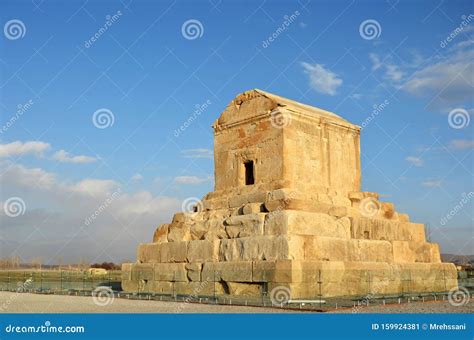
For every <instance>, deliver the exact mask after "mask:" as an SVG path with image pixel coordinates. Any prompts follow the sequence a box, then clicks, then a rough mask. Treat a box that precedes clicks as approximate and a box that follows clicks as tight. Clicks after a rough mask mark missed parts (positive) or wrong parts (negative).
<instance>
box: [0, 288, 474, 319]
mask: <svg viewBox="0 0 474 340" xmlns="http://www.w3.org/2000/svg"><path fill="white" fill-rule="evenodd" d="M96 302H97V301H96ZM98 303H99V304H104V305H99V304H97V303H95V302H94V300H93V298H92V297H81V296H66V295H40V294H28V293H10V292H0V313H295V312H296V313H302V312H304V311H298V310H286V309H281V308H268V307H266V308H263V307H246V306H223V305H208V304H194V303H184V302H164V301H163V302H162V301H144V300H128V299H123V298H121V299H119V298H115V299H113V300H105V301H98ZM330 312H331V313H354V312H357V313H471V314H472V313H474V301H473V300H472V299H471V301H470V302H469V303H468V304H466V305H464V306H459V307H455V306H451V305H450V304H449V303H448V302H426V303H410V304H401V305H398V304H395V305H387V306H369V307H361V308H357V309H355V310H354V309H353V308H348V309H338V310H333V311H330Z"/></svg>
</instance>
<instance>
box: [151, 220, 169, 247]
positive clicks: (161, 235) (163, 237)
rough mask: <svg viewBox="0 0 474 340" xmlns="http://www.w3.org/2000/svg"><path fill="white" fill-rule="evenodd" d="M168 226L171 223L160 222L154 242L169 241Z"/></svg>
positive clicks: (154, 235)
mask: <svg viewBox="0 0 474 340" xmlns="http://www.w3.org/2000/svg"><path fill="white" fill-rule="evenodd" d="M168 227H169V224H166V223H165V224H160V226H159V227H158V228H156V230H155V233H154V234H153V243H164V242H168Z"/></svg>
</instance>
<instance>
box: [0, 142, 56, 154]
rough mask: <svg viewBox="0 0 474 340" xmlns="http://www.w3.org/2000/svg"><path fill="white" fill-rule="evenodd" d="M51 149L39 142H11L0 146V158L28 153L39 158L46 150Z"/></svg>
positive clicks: (46, 144) (47, 144)
mask: <svg viewBox="0 0 474 340" xmlns="http://www.w3.org/2000/svg"><path fill="white" fill-rule="evenodd" d="M50 147H51V145H50V144H49V143H44V142H40V141H30V142H25V143H23V142H20V141H16V142H12V143H9V144H0V158H4V157H12V156H19V155H24V154H28V153H32V154H35V155H37V156H41V155H42V154H43V152H45V151H46V150H48V149H49V148H50Z"/></svg>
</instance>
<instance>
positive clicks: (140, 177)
mask: <svg viewBox="0 0 474 340" xmlns="http://www.w3.org/2000/svg"><path fill="white" fill-rule="evenodd" d="M142 179H143V176H142V175H141V174H135V175H133V176H132V178H131V180H132V181H134V182H140V181H141V180H142Z"/></svg>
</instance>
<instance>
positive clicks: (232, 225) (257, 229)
mask: <svg viewBox="0 0 474 340" xmlns="http://www.w3.org/2000/svg"><path fill="white" fill-rule="evenodd" d="M265 215H266V214H264V213H257V214H250V215H241V216H231V217H228V218H226V219H225V221H224V225H225V230H226V232H227V235H228V236H229V238H237V237H249V236H260V235H263V225H264V221H265Z"/></svg>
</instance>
